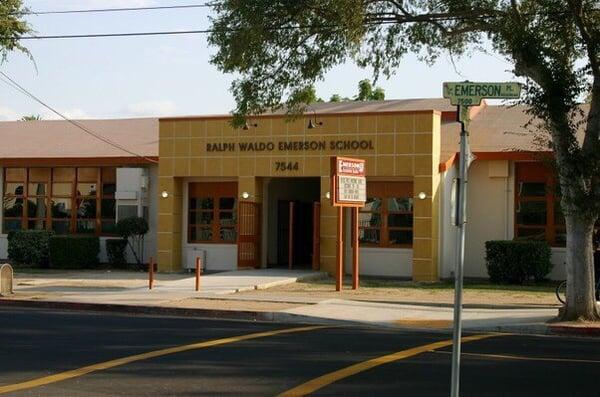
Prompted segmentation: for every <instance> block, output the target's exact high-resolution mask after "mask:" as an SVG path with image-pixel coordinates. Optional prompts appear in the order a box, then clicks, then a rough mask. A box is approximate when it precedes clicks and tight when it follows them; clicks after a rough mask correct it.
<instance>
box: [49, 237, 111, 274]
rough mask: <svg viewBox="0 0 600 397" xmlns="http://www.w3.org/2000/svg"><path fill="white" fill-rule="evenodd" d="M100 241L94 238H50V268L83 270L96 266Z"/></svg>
mask: <svg viewBox="0 0 600 397" xmlns="http://www.w3.org/2000/svg"><path fill="white" fill-rule="evenodd" d="M99 253H100V239H99V238H98V237H96V236H77V235H74V236H70V235H66V236H52V237H50V267H53V268H69V269H83V268H93V267H95V266H96V265H98V254H99Z"/></svg>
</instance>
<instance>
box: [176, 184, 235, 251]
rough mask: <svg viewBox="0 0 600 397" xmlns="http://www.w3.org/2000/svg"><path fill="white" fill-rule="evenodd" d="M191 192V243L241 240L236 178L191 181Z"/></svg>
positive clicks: (189, 240)
mask: <svg viewBox="0 0 600 397" xmlns="http://www.w3.org/2000/svg"><path fill="white" fill-rule="evenodd" d="M188 196H189V197H188V243H223V244H235V243H236V242H237V203H238V199H237V183H236V182H198V183H190V184H189V189H188Z"/></svg>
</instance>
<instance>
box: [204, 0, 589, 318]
mask: <svg viewBox="0 0 600 397" xmlns="http://www.w3.org/2000/svg"><path fill="white" fill-rule="evenodd" d="M215 11H216V15H215V18H214V19H213V21H212V23H213V26H212V28H213V29H214V31H213V33H211V34H210V36H209V42H210V44H212V45H214V46H216V47H217V52H216V54H215V55H214V56H213V58H212V62H213V63H214V64H215V65H217V67H218V68H219V69H220V70H222V71H224V72H228V73H238V74H239V76H240V77H239V78H238V79H236V80H235V81H234V82H233V84H232V92H233V95H234V97H235V100H236V103H237V106H236V109H235V110H234V123H241V122H243V121H242V120H243V119H244V116H245V115H248V114H256V113H261V112H263V111H265V110H268V109H271V108H278V107H281V106H282V104H285V105H286V106H287V108H288V109H289V111H291V112H298V111H301V110H303V107H302V105H301V103H300V102H299V101H298V93H299V92H301V91H302V90H303V89H304V88H305V87H307V86H309V85H312V84H314V83H315V82H316V81H318V80H320V79H322V78H323V76H324V75H325V73H326V72H327V71H328V70H330V69H331V68H332V67H333V66H336V65H339V64H342V63H344V62H346V61H347V60H348V59H352V60H354V61H355V62H356V63H357V64H358V65H360V66H363V67H371V68H372V69H373V71H374V77H375V78H377V77H378V76H379V75H380V74H383V75H385V76H387V77H389V76H390V75H392V74H393V73H394V72H395V71H396V70H397V69H398V68H399V67H400V64H401V59H402V56H403V55H405V54H407V53H409V52H412V53H416V54H417V55H418V56H419V57H420V58H421V59H422V60H424V61H426V62H433V61H435V60H436V58H437V57H438V56H439V55H440V54H441V53H449V54H450V55H451V56H453V57H455V56H461V55H468V54H471V53H472V52H473V51H476V50H477V49H479V48H481V43H483V42H486V43H489V46H491V48H492V49H493V50H494V51H495V52H497V53H499V54H500V55H501V56H503V57H505V58H506V59H507V60H509V61H510V62H511V63H512V65H513V73H514V74H515V75H516V76H519V77H522V78H523V79H524V80H525V81H526V87H525V99H524V100H523V102H524V103H525V104H527V105H528V107H529V111H530V113H531V115H532V117H535V118H536V120H538V121H539V123H541V126H542V127H543V128H544V130H545V131H547V132H548V133H549V136H550V139H549V143H550V145H551V148H552V149H553V152H554V161H555V162H556V168H557V170H558V182H559V186H560V191H561V205H562V209H563V212H564V214H565V218H566V219H565V220H566V229H567V255H566V262H567V274H568V278H567V283H568V286H567V289H568V291H569V293H568V297H567V304H566V306H565V307H564V309H563V310H562V313H561V315H562V318H563V319H587V320H598V319H600V314H599V309H598V306H597V304H596V302H595V299H594V283H593V281H594V280H593V277H594V275H593V266H592V234H593V229H594V224H595V222H596V220H597V219H598V216H599V213H600V141H599V137H600V11H599V9H598V7H597V0H510V1H509V0H486V1H479V0H440V1H435V2H431V1H424V0H414V1H411V2H405V1H389V0H321V1H318V0H296V1H283V0H257V1H240V0H223V1H220V2H218V3H216V4H215ZM588 90H589V91H591V100H590V103H589V107H583V108H582V106H581V104H580V101H581V97H582V96H583V95H584V93H585V92H587V91H588ZM578 130H582V131H583V132H584V138H583V140H581V141H578V139H577V136H576V133H577V131H578Z"/></svg>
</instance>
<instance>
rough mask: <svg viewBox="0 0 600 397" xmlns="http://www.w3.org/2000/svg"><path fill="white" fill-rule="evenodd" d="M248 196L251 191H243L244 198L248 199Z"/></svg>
mask: <svg viewBox="0 0 600 397" xmlns="http://www.w3.org/2000/svg"><path fill="white" fill-rule="evenodd" d="M248 197H250V193H248V192H244V193H242V198H243V199H247V198H248Z"/></svg>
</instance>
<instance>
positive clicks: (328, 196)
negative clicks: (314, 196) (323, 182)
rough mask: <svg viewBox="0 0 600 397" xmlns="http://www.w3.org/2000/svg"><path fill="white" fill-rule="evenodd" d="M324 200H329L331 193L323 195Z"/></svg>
mask: <svg viewBox="0 0 600 397" xmlns="http://www.w3.org/2000/svg"><path fill="white" fill-rule="evenodd" d="M325 198H326V199H327V200H329V199H330V198H331V193H329V192H327V193H325Z"/></svg>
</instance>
